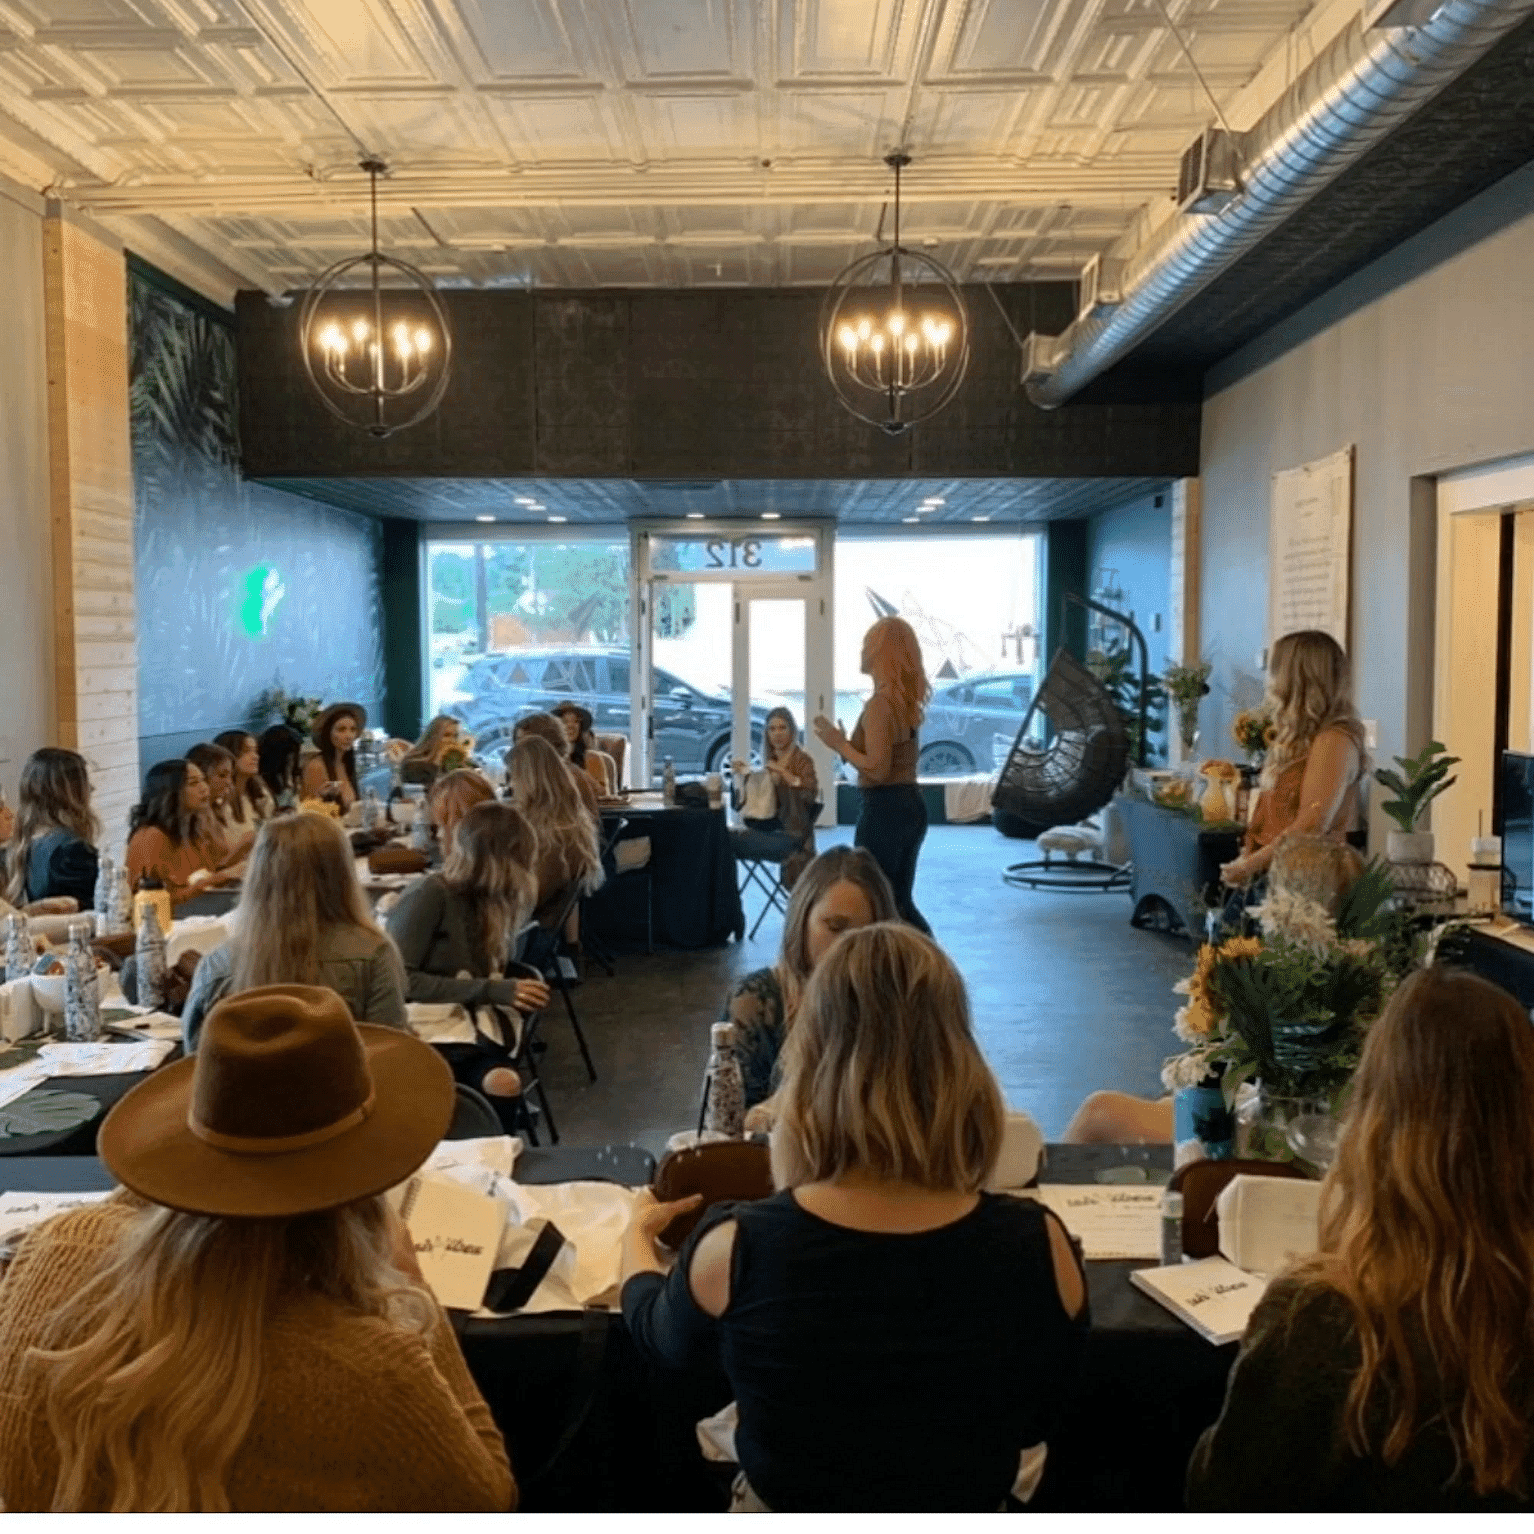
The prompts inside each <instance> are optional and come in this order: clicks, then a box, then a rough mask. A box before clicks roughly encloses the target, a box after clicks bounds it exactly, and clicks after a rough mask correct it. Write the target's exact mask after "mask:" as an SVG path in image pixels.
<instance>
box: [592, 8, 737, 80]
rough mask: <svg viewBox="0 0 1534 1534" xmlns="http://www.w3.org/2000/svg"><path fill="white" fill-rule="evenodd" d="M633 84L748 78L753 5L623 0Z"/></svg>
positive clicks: (625, 43) (616, 9)
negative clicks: (741, 24)
mask: <svg viewBox="0 0 1534 1534" xmlns="http://www.w3.org/2000/svg"><path fill="white" fill-rule="evenodd" d="M613 9H614V10H615V11H616V12H618V13H620V14H621V16H622V21H623V27H622V32H623V38H622V41H623V43H624V45H625V52H626V53H627V54H628V55H629V66H630V68H631V69H632V70H633V73H632V74H631V75H630V78H631V79H636V80H647V81H655V82H677V83H680V82H684V81H697V80H702V79H707V78H710V77H713V78H715V79H722V80H728V79H745V78H746V77H748V76H749V75H750V74H751V72H752V70H751V61H750V59H749V57H748V53H749V41H750V38H749V33H747V34H746V35H742V32H741V29H740V27H739V25H738V21H739V20H742V19H743V20H744V22H745V24H746V27H747V28H749V26H750V23H751V9H750V7H749V6H743V7H739V9H740V10H741V11H742V12H743V16H742V17H741V18H737V16H736V10H737V7H736V5H735V4H733V3H732V0H619V3H615V4H614V7H613Z"/></svg>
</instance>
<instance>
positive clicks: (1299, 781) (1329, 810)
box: [1220, 629, 1368, 887]
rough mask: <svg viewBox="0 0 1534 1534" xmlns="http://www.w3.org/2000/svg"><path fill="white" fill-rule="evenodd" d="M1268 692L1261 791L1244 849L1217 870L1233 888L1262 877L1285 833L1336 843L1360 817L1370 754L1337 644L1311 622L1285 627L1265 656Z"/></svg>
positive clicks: (1344, 837) (1344, 661)
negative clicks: (1270, 734) (1268, 731)
mask: <svg viewBox="0 0 1534 1534" xmlns="http://www.w3.org/2000/svg"><path fill="white" fill-rule="evenodd" d="M1268 697H1269V706H1270V709H1271V712H1272V716H1273V724H1274V727H1275V730H1276V732H1277V733H1276V738H1275V740H1274V742H1273V745H1272V747H1271V748H1270V749H1269V751H1268V759H1267V762H1266V764H1265V765H1264V767H1263V770H1262V783H1261V787H1262V792H1261V793H1260V795H1259V796H1258V798H1257V803H1256V806H1255V808H1254V809H1253V811H1252V817H1251V821H1250V823H1249V824H1248V826H1247V831H1246V847H1245V850H1244V852H1243V854H1242V856H1241V857H1239V858H1237V859H1235V861H1234V862H1230V863H1227V864H1226V865H1225V866H1224V867H1223V868H1222V869H1221V870H1220V877H1221V878H1222V879H1223V880H1224V881H1225V883H1226V884H1228V885H1231V886H1233V887H1241V886H1244V885H1249V884H1252V883H1253V882H1254V881H1256V880H1258V879H1261V878H1262V877H1264V876H1265V875H1266V874H1267V872H1268V868H1269V866H1270V865H1271V864H1272V862H1273V858H1274V855H1275V854H1276V853H1277V851H1278V849H1279V847H1280V845H1281V844H1282V843H1283V842H1284V841H1285V840H1286V839H1288V838H1290V837H1298V836H1319V837H1324V838H1327V839H1328V840H1331V841H1335V842H1338V843H1342V842H1344V841H1346V839H1347V835H1348V832H1349V831H1351V830H1352V829H1353V827H1354V826H1355V825H1356V824H1357V822H1358V811H1359V793H1358V785H1359V782H1360V780H1361V779H1362V778H1363V775H1364V769H1365V767H1366V766H1367V764H1368V754H1367V752H1366V751H1365V749H1364V727H1363V722H1362V721H1361V720H1360V719H1359V717H1358V711H1357V709H1355V708H1354V706H1353V694H1352V683H1351V679H1350V675H1349V668H1348V659H1347V656H1346V655H1344V654H1343V651H1342V647H1341V646H1340V645H1339V644H1338V643H1337V641H1336V640H1335V639H1333V638H1332V637H1331V635H1330V634H1323V633H1321V632H1320V631H1318V630H1314V629H1302V630H1300V631H1298V632H1296V633H1293V634H1285V635H1284V637H1283V638H1282V639H1280V640H1279V641H1278V643H1277V644H1275V645H1274V646H1273V652H1272V655H1271V656H1270V657H1269V660H1268Z"/></svg>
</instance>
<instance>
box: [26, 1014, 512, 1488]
mask: <svg viewBox="0 0 1534 1534" xmlns="http://www.w3.org/2000/svg"><path fill="white" fill-rule="evenodd" d="M452 1108H453V1083H452V1077H451V1075H450V1074H449V1072H448V1069H447V1067H446V1066H445V1065H444V1064H443V1063H442V1061H441V1060H440V1059H439V1058H438V1057H437V1056H436V1054H435V1053H434V1052H433V1051H432V1049H431V1048H430V1046H428V1045H426V1044H423V1043H421V1042H420V1041H419V1040H418V1039H415V1038H414V1037H412V1036H410V1035H408V1034H404V1033H399V1032H396V1031H394V1030H392V1029H386V1028H375V1027H371V1026H369V1025H365V1024H364V1025H357V1024H354V1023H353V1022H352V1021H351V1018H350V1017H349V1016H348V1014H347V1011H346V1007H345V1005H344V1004H343V1003H342V1002H341V1000H340V998H339V997H337V996H336V995H335V994H334V993H333V992H331V991H328V990H326V989H324V988H323V987H319V986H265V987H262V988H260V989H258V990H251V991H245V992H243V993H242V994H240V995H239V996H237V997H232V998H230V999H229V1000H227V1001H224V1002H222V1003H221V1004H220V1005H219V1006H217V1007H216V1008H214V1010H213V1011H212V1012H211V1013H210V1014H209V1016H208V1020H207V1024H206V1027H205V1028H204V1031H203V1039H202V1047H201V1049H200V1050H199V1051H198V1053H197V1055H196V1057H195V1060H183V1061H178V1062H177V1063H175V1064H173V1065H170V1066H167V1067H166V1068H165V1069H163V1070H161V1071H157V1072H156V1073H155V1074H154V1075H153V1076H151V1077H149V1079H148V1080H146V1081H144V1082H143V1083H141V1084H140V1085H139V1086H137V1087H136V1088H134V1090H133V1091H132V1092H130V1093H129V1094H128V1095H127V1096H126V1097H125V1098H124V1099H123V1100H122V1102H120V1103H119V1104H118V1105H117V1107H116V1108H115V1109H113V1111H112V1113H111V1114H110V1115H109V1116H108V1118H107V1120H106V1123H105V1124H104V1125H103V1126H102V1131H101V1138H100V1142H99V1149H100V1152H101V1157H102V1159H103V1160H104V1161H105V1162H106V1164H107V1166H108V1167H109V1168H110V1169H111V1171H112V1172H113V1173H114V1174H115V1175H116V1176H117V1177H118V1178H119V1179H120V1180H121V1182H122V1183H123V1184H124V1185H125V1188H126V1189H128V1190H130V1191H129V1192H123V1193H118V1194H116V1195H114V1196H113V1197H112V1198H111V1199H109V1200H107V1201H106V1202H105V1203H102V1204H97V1205H94V1206H92V1207H90V1208H86V1209H81V1210H76V1211H74V1212H72V1213H69V1214H66V1215H63V1216H60V1217H59V1218H57V1219H54V1220H50V1221H48V1222H47V1223H46V1224H44V1225H42V1226H39V1227H38V1228H37V1229H36V1230H34V1231H33V1232H32V1233H31V1234H30V1235H29V1236H28V1237H27V1239H26V1240H25V1241H24V1242H23V1243H22V1246H21V1248H20V1251H19V1252H18V1253H17V1256H16V1259H15V1261H14V1262H13V1263H12V1264H11V1267H10V1269H9V1271H8V1272H7V1273H6V1275H5V1278H4V1280H3V1282H0V1500H3V1502H4V1505H5V1508H6V1510H7V1511H9V1512H32V1511H49V1510H52V1511H58V1512H66V1511H81V1512H105V1511H112V1512H178V1511H190V1512H198V1511H200V1512H404V1511H421V1512H486V1513H488V1512H505V1511H507V1510H508V1509H510V1508H511V1507H512V1506H513V1505H514V1503H515V1498H516V1487H515V1484H514V1482H513V1481H512V1477H511V1470H510V1466H509V1465H508V1463H507V1459H506V1450H505V1447H504V1445H503V1444H502V1442H501V1437H500V1434H499V1433H498V1432H497V1430H496V1427H495V1424H494V1422H493V1421H492V1419H491V1416H490V1412H489V1409H488V1408H487V1407H486V1405H485V1403H484V1400H483V1399H482V1398H481V1396H480V1394H479V1391H478V1390H477V1389H476V1388H475V1385H474V1382H473V1380H472V1379H471V1378H470V1376H469V1372H468V1370H467V1368H466V1367H465V1365H464V1362H463V1358H462V1355H461V1354H460V1353H459V1350H458V1344H457V1341H456V1339H455V1338H454V1336H453V1334H452V1331H451V1329H450V1328H449V1326H448V1324H447V1322H446V1319H445V1318H444V1316H443V1314H442V1311H441V1309H440V1308H439V1307H438V1305H437V1303H436V1301H435V1300H434V1299H433V1298H432V1296H431V1294H430V1293H429V1292H428V1291H427V1290H426V1287H425V1285H424V1283H423V1281H422V1279H421V1273H420V1269H419V1267H418V1266H417V1265H416V1261H415V1252H414V1248H413V1245H412V1243H411V1240H410V1236H409V1233H408V1232H407V1231H406V1230H405V1228H404V1226H403V1225H402V1224H401V1222H400V1221H399V1219H398V1217H397V1216H396V1215H395V1214H394V1213H393V1212H392V1210H391V1209H390V1207H389V1205H388V1204H387V1203H386V1202H385V1201H384V1199H383V1197H382V1195H383V1193H384V1191H385V1190H386V1189H388V1188H391V1187H393V1186H395V1185H397V1184H398V1183H400V1182H402V1181H404V1180H405V1179H406V1178H407V1177H409V1175H410V1174H411V1173H412V1172H413V1171H415V1170H416V1168H417V1167H419V1166H420V1164H421V1163H422V1161H424V1160H425V1158H426V1156H427V1155H428V1154H429V1153H430V1151H431V1148H432V1147H433V1145H435V1144H436V1142H437V1141H438V1140H439V1139H440V1137H441V1136H442V1134H443V1133H444V1132H445V1131H446V1129H447V1125H448V1121H449V1119H450V1118H451V1116H452Z"/></svg>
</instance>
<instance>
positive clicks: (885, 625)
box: [863, 617, 932, 730]
mask: <svg viewBox="0 0 1534 1534" xmlns="http://www.w3.org/2000/svg"><path fill="white" fill-rule="evenodd" d="M863 645H864V648H865V649H866V650H867V652H868V656H869V659H870V661H872V660H874V659H875V658H877V659H878V660H879V661H880V662H881V663H882V665H881V669H883V670H884V671H886V672H887V680H888V682H889V685H890V691H891V692H892V693H893V694H894V697H893V700H892V701H893V703H894V705H895V717H896V718H897V719H898V720H899V721H900V723H901V724H903V725H904V726H905V727H906V729H908V730H915V729H919V728H920V727H921V722H922V720H923V719H925V718H926V716H927V699H928V698H930V697H931V696H932V687H931V684H930V683H929V682H928V681H927V673H926V672H925V671H924V670H923V669H922V661H921V645H920V643H919V642H918V641H917V638H916V630H915V629H913V628H912V627H911V625H910V624H909V623H907V622H906V621H905V619H904V618H896V617H889V618H880V619H879V620H878V622H877V623H875V624H874V625H873V627H872V628H870V629H869V631H868V633H867V634H865V635H864V636H863Z"/></svg>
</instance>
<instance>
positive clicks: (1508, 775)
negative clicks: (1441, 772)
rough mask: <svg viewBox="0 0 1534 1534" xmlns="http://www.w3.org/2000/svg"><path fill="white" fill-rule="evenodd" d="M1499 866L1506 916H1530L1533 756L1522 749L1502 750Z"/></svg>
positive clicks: (1533, 901)
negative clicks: (1509, 884)
mask: <svg viewBox="0 0 1534 1534" xmlns="http://www.w3.org/2000/svg"><path fill="white" fill-rule="evenodd" d="M1502 866H1503V868H1504V869H1505V870H1506V875H1504V878H1503V886H1502V887H1503V890H1504V892H1507V890H1508V876H1511V881H1512V890H1511V896H1510V899H1509V900H1508V901H1507V911H1508V915H1510V916H1517V917H1519V918H1520V919H1521V920H1523V921H1529V920H1531V919H1534V756H1531V755H1529V754H1527V753H1525V752H1522V751H1504V752H1503V753H1502Z"/></svg>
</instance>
